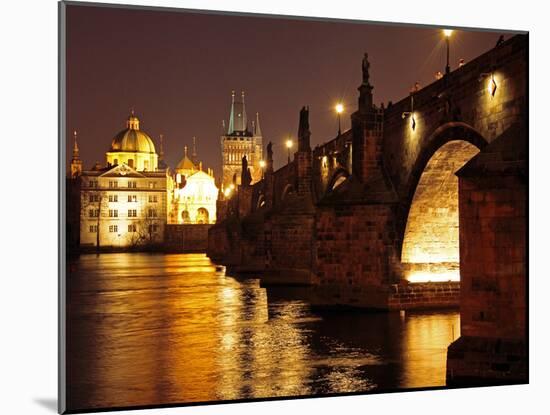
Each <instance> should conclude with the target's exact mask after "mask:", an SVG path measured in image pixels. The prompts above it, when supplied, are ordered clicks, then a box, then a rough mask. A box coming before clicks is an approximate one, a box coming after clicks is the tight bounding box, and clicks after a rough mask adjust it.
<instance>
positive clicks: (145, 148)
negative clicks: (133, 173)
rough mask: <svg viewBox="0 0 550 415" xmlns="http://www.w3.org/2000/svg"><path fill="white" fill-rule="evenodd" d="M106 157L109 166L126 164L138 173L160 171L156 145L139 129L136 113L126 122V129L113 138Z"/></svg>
mask: <svg viewBox="0 0 550 415" xmlns="http://www.w3.org/2000/svg"><path fill="white" fill-rule="evenodd" d="M106 157H107V165H108V166H109V165H110V166H116V165H119V164H126V165H127V166H128V167H131V168H133V169H135V170H137V171H156V170H157V169H158V155H157V153H156V151H155V144H154V143H153V140H152V139H151V137H149V136H148V135H147V133H145V132H144V131H142V130H140V129H139V118H138V117H137V116H136V115H135V114H134V111H132V113H131V114H130V116H129V117H128V120H127V121H126V128H125V129H124V130H122V131H121V132H119V133H118V134H117V135H115V137H114V138H113V141H112V142H111V148H110V149H109V151H108V152H107V153H106Z"/></svg>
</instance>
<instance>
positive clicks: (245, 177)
mask: <svg viewBox="0 0 550 415" xmlns="http://www.w3.org/2000/svg"><path fill="white" fill-rule="evenodd" d="M250 183H252V174H250V169H249V168H248V160H247V159H246V155H244V156H243V158H242V160H241V185H243V186H249V185H250Z"/></svg>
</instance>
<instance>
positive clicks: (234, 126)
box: [227, 91, 248, 135]
mask: <svg viewBox="0 0 550 415" xmlns="http://www.w3.org/2000/svg"><path fill="white" fill-rule="evenodd" d="M246 131H248V120H247V118H246V107H245V105H244V91H242V92H241V100H240V101H235V91H232V92H231V112H230V114H229V128H228V129H227V134H229V135H231V134H235V133H244V132H246Z"/></svg>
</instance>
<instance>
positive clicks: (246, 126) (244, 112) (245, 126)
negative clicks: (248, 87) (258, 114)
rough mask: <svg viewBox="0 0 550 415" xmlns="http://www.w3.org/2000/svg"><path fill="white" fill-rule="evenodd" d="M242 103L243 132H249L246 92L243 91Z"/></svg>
mask: <svg viewBox="0 0 550 415" xmlns="http://www.w3.org/2000/svg"><path fill="white" fill-rule="evenodd" d="M241 102H242V131H246V130H248V120H247V119H246V107H245V105H244V91H241Z"/></svg>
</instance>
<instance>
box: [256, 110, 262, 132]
mask: <svg viewBox="0 0 550 415" xmlns="http://www.w3.org/2000/svg"><path fill="white" fill-rule="evenodd" d="M254 135H255V136H257V137H261V136H262V129H261V128H260V113H259V112H257V113H256V124H255V128H254Z"/></svg>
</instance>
